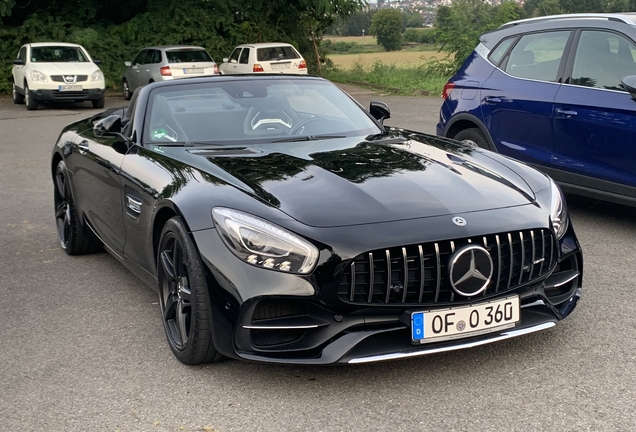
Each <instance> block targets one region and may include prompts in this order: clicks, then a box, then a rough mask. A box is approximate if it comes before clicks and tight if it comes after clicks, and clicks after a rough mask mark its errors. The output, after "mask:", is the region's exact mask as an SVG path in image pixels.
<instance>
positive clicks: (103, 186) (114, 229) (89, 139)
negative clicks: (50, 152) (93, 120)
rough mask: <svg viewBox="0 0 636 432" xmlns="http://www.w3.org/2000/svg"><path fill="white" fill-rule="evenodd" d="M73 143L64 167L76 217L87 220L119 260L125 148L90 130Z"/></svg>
mask: <svg viewBox="0 0 636 432" xmlns="http://www.w3.org/2000/svg"><path fill="white" fill-rule="evenodd" d="M75 141H76V142H75V143H74V146H73V149H72V151H71V153H70V154H69V156H68V157H67V158H66V166H67V169H69V171H71V173H72V174H73V185H74V190H73V193H74V195H73V196H74V198H75V201H76V205H77V210H78V214H79V215H80V217H84V218H86V220H88V222H89V223H90V225H91V227H92V228H93V229H94V230H95V232H96V233H97V235H98V236H99V237H100V238H101V239H102V240H103V241H104V242H105V243H106V245H107V246H108V247H109V248H110V249H111V250H112V251H113V252H115V253H116V254H118V255H120V256H122V253H123V247H124V234H125V232H124V224H123V217H122V186H121V182H120V178H119V173H120V167H121V164H122V161H123V159H124V154H125V153H126V149H127V148H126V146H125V145H123V144H122V143H121V142H119V141H118V140H117V139H116V138H112V137H111V138H104V137H98V136H95V135H94V133H93V131H92V130H88V131H86V132H84V133H82V135H78V136H77V138H76V140H75Z"/></svg>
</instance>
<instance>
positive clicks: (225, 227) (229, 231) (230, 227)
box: [212, 207, 318, 274]
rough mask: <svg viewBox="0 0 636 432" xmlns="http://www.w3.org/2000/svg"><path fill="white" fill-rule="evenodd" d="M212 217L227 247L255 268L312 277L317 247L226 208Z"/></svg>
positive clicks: (279, 229) (213, 212)
mask: <svg viewBox="0 0 636 432" xmlns="http://www.w3.org/2000/svg"><path fill="white" fill-rule="evenodd" d="M212 218H213V219H214V224H215V226H216V228H217V229H218V231H219V234H220V235H221V239H223V243H225V245H226V246H227V248H228V249H229V250H230V251H231V252H232V253H233V254H234V255H236V256H237V257H238V258H240V259H241V260H243V261H245V262H247V263H249V264H251V265H253V266H256V267H260V268H265V269H269V270H276V271H281V272H285V273H296V274H308V273H310V272H311V271H312V270H313V269H314V266H315V265H316V262H317V261H318V249H317V248H316V247H315V246H314V245H313V244H311V243H309V242H308V241H307V240H305V239H303V238H300V237H298V236H297V235H295V234H293V233H291V232H289V231H287V230H286V229H283V228H281V227H278V226H276V225H274V224H272V223H270V222H267V221H266V220H264V219H261V218H258V217H256V216H252V215H250V214H247V213H243V212H240V211H237V210H232V209H228V208H223V207H216V208H214V209H213V210H212Z"/></svg>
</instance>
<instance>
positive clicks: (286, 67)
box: [271, 63, 291, 69]
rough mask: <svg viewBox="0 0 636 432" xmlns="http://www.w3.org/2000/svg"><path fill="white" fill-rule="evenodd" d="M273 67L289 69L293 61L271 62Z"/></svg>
mask: <svg viewBox="0 0 636 432" xmlns="http://www.w3.org/2000/svg"><path fill="white" fill-rule="evenodd" d="M271 66H272V69H289V68H290V67H291V63H271Z"/></svg>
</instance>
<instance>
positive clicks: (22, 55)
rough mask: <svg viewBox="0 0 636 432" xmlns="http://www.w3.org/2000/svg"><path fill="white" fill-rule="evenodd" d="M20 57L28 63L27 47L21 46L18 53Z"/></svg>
mask: <svg viewBox="0 0 636 432" xmlns="http://www.w3.org/2000/svg"><path fill="white" fill-rule="evenodd" d="M18 58H19V59H21V60H22V61H23V62H25V63H26V58H27V56H26V47H22V48H20V52H19V53H18Z"/></svg>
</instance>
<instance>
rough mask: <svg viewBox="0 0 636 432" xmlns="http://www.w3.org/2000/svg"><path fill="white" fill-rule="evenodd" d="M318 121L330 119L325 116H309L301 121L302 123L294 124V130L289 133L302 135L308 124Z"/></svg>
mask: <svg viewBox="0 0 636 432" xmlns="http://www.w3.org/2000/svg"><path fill="white" fill-rule="evenodd" d="M318 121H328V120H327V119H326V118H324V117H317V116H313V117H309V118H308V119H305V120H303V121H301V122H300V123H298V124H297V125H296V126H294V127H293V128H292V130H291V131H290V132H289V134H290V135H300V134H302V133H303V132H304V131H305V126H307V125H308V124H310V123H315V122H318Z"/></svg>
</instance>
